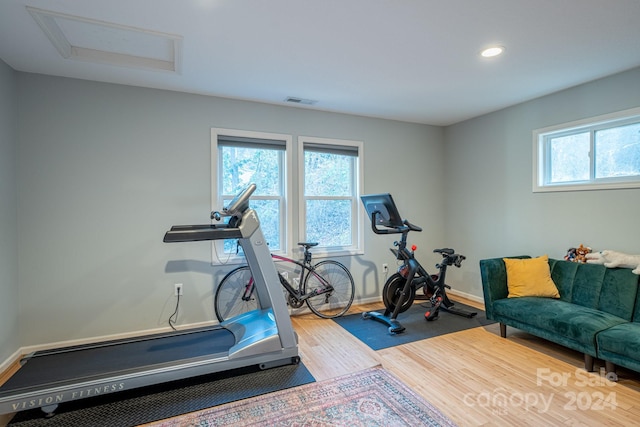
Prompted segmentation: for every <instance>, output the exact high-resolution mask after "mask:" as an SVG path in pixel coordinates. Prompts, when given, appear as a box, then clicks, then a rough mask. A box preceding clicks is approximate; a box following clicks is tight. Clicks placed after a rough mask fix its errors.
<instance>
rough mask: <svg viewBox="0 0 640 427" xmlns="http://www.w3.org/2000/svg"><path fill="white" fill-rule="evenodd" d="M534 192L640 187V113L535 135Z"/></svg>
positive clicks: (542, 130)
mask: <svg viewBox="0 0 640 427" xmlns="http://www.w3.org/2000/svg"><path fill="white" fill-rule="evenodd" d="M533 144H534V169H533V175H534V181H533V191H534V192H542V191H573V190H595V189H607V188H638V187H640V108H635V109H632V110H627V111H623V112H619V113H614V114H609V115H605V116H600V117H595V118H591V119H587V120H581V121H578V122H573V123H567V124H564V125H559V126H553V127H550V128H545V129H539V130H536V131H534V132H533Z"/></svg>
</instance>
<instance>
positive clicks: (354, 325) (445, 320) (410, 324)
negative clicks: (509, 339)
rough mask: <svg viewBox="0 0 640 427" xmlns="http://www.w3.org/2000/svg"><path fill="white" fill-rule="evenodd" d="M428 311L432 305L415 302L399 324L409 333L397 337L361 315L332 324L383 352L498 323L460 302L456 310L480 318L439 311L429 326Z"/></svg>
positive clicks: (340, 318)
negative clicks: (398, 346) (426, 315)
mask: <svg viewBox="0 0 640 427" xmlns="http://www.w3.org/2000/svg"><path fill="white" fill-rule="evenodd" d="M429 307H431V303H430V302H428V301H426V302H425V301H422V302H418V301H416V302H415V303H414V304H413V305H412V306H411V307H410V308H409V309H408V310H407V311H405V312H404V313H400V315H399V316H398V321H399V322H400V323H401V324H402V326H404V327H405V328H406V329H405V330H404V332H402V333H399V334H395V335H392V334H390V333H389V331H388V326H387V325H385V324H384V323H381V322H378V321H376V320H373V319H363V318H362V313H358V314H350V315H348V316H343V317H338V318H335V319H333V320H334V321H335V322H336V323H337V324H338V325H340V326H342V327H343V328H344V329H346V330H347V331H349V332H350V333H351V334H352V335H353V336H355V337H356V338H358V339H359V340H360V341H362V342H363V343H365V344H367V345H368V346H369V347H371V348H372V349H373V350H381V349H383V348H389V347H394V346H396V345H401V344H407V343H410V342H414V341H419V340H423V339H426V338H433V337H437V336H440V335H444V334H449V333H452V332H458V331H464V330H466V329H471V328H477V327H479V326H487V325H490V324H492V323H495V322H494V321H492V320H487V317H486V315H485V312H484V311H482V310H478V309H476V308H474V307H470V306H468V305H466V304H461V303H458V302H456V303H455V307H456V308H459V309H462V310H465V311H470V312H477V313H478V314H477V315H476V316H474V317H472V318H467V317H463V316H458V315H456V314H451V313H447V312H446V311H444V310H440V314H439V315H438V318H437V319H436V320H433V321H431V322H427V321H426V320H425V318H424V313H425V312H426V311H427V310H428V308H429ZM379 312H381V313H382V312H384V310H379Z"/></svg>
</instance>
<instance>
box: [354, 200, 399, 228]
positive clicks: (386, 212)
mask: <svg viewBox="0 0 640 427" xmlns="http://www.w3.org/2000/svg"><path fill="white" fill-rule="evenodd" d="M360 199H362V204H363V205H364V208H365V210H366V211H367V214H368V215H369V219H370V220H371V221H373V213H374V212H377V213H378V214H377V215H376V223H375V225H381V226H384V227H392V228H393V227H402V225H403V223H402V218H401V217H400V213H399V212H398V208H397V207H396V204H395V202H394V201H393V197H391V194H389V193H382V194H368V195H365V196H361V197H360Z"/></svg>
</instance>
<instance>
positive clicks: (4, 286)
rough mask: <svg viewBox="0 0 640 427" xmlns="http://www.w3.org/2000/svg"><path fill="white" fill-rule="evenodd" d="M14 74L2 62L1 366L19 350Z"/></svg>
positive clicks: (16, 101)
mask: <svg viewBox="0 0 640 427" xmlns="http://www.w3.org/2000/svg"><path fill="white" fill-rule="evenodd" d="M15 74H16V73H15V72H14V71H13V70H12V69H11V68H10V67H8V66H7V65H6V64H5V63H4V62H3V61H1V60H0V295H1V296H0V364H1V363H2V362H3V361H4V360H6V359H8V358H9V356H10V355H11V354H13V352H15V351H16V350H17V349H18V347H19V345H18V344H19V343H20V341H19V329H18V234H17V229H18V217H17V209H16V203H17V195H16V168H15V165H16V163H17V161H16V160H17V158H16V145H17V141H18V108H17V105H18V97H17V90H16V84H15V80H16V76H15Z"/></svg>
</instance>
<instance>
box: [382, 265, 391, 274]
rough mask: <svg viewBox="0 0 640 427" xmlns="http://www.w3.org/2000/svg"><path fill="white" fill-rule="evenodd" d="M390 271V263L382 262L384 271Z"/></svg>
mask: <svg viewBox="0 0 640 427" xmlns="http://www.w3.org/2000/svg"><path fill="white" fill-rule="evenodd" d="M388 271H389V264H387V263H385V264H382V272H383V273H387V272H388Z"/></svg>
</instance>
